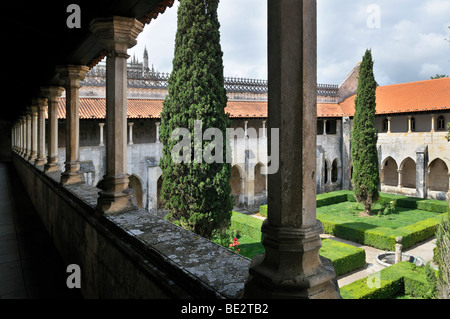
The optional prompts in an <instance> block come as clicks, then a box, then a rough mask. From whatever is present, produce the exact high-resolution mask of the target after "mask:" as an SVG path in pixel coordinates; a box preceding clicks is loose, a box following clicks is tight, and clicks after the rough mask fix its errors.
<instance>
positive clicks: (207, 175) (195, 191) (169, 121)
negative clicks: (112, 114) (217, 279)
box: [160, 0, 233, 239]
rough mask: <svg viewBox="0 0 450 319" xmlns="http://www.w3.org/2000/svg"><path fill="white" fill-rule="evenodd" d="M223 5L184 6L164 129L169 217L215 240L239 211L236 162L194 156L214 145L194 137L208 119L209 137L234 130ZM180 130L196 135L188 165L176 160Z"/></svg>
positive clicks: (189, 1)
mask: <svg viewBox="0 0 450 319" xmlns="http://www.w3.org/2000/svg"><path fill="white" fill-rule="evenodd" d="M218 2H219V1H218V0H184V1H181V3H180V6H179V8H178V26H177V34H176V39H175V54H174V59H173V70H172V73H171V75H170V77H169V80H168V91H169V94H168V96H167V97H166V99H165V101H164V103H163V110H162V112H161V129H160V136H161V140H162V143H163V156H162V158H161V162H160V167H161V169H162V170H163V174H162V178H163V183H162V191H161V194H162V196H163V198H164V199H165V201H166V206H165V208H166V209H167V210H168V216H167V219H168V220H169V221H171V222H174V223H176V224H178V225H180V226H182V227H184V228H186V229H188V230H191V231H193V232H195V233H197V234H199V235H201V236H204V237H206V238H209V239H210V238H212V237H213V236H214V234H215V233H216V232H222V231H223V230H224V229H226V228H227V227H229V224H230V218H231V210H232V207H233V199H232V197H231V195H230V194H231V186H230V184H229V180H230V177H231V167H230V164H227V163H216V162H214V163H205V162H204V161H203V158H199V153H198V152H197V153H196V152H194V150H195V149H196V148H197V149H198V148H199V149H201V150H202V151H203V150H206V149H209V148H208V147H211V145H210V144H211V143H212V142H213V141H214V139H213V140H212V141H198V139H197V138H194V121H196V120H198V121H202V130H203V133H204V132H205V130H206V129H208V128H218V129H220V130H221V132H222V134H223V136H225V130H226V128H227V127H230V119H229V117H228V115H227V114H225V107H226V104H227V96H226V91H225V88H224V78H223V62H222V56H223V53H222V51H221V46H220V34H219V21H218V18H217V7H218ZM177 128H186V129H188V130H189V131H190V141H191V143H190V146H191V147H190V149H189V150H188V151H187V152H183V156H185V161H184V162H182V163H176V162H174V161H173V159H172V156H171V155H172V154H171V152H172V150H173V148H174V146H175V145H177V144H178V143H179V142H180V139H181V138H176V139H172V132H173V131H174V130H175V129H177ZM215 138H217V137H215ZM195 143H197V144H195ZM200 144H201V145H200ZM183 151H184V150H183ZM215 151H216V152H220V151H223V154H226V152H227V147H226V143H223V150H215ZM202 154H203V152H202ZM223 162H225V161H223Z"/></svg>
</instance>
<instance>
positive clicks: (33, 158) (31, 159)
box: [28, 152, 37, 162]
mask: <svg viewBox="0 0 450 319" xmlns="http://www.w3.org/2000/svg"><path fill="white" fill-rule="evenodd" d="M36 158H37V153H36V152H32V153H31V154H30V156H29V157H28V161H30V162H34V161H35V160H36Z"/></svg>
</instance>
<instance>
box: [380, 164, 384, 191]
mask: <svg viewBox="0 0 450 319" xmlns="http://www.w3.org/2000/svg"><path fill="white" fill-rule="evenodd" d="M384 185H385V184H384V168H380V186H381V187H384Z"/></svg>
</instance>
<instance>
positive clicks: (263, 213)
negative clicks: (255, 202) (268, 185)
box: [259, 205, 269, 218]
mask: <svg viewBox="0 0 450 319" xmlns="http://www.w3.org/2000/svg"><path fill="white" fill-rule="evenodd" d="M268 207H269V206H268V205H261V206H259V214H260V215H261V216H263V217H266V218H267V209H268Z"/></svg>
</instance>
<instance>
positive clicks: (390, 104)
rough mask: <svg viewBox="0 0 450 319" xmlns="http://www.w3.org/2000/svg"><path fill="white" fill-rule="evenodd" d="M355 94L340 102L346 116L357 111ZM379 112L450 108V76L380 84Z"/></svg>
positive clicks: (377, 97) (378, 96)
mask: <svg viewBox="0 0 450 319" xmlns="http://www.w3.org/2000/svg"><path fill="white" fill-rule="evenodd" d="M355 97H356V95H353V96H351V97H349V98H348V99H346V100H345V101H343V102H342V103H340V106H341V108H342V111H343V113H344V114H345V115H346V116H353V115H354V113H355ZM376 103H377V107H376V112H377V114H391V113H409V112H424V111H436V110H450V78H442V79H435V80H426V81H418V82H409V83H402V84H393V85H386V86H379V87H378V88H377V91H376Z"/></svg>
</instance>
